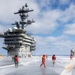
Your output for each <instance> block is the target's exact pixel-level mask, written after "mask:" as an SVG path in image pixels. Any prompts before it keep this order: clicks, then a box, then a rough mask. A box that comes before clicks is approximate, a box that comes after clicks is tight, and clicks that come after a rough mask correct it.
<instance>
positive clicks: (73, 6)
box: [0, 0, 75, 55]
mask: <svg viewBox="0 0 75 75" xmlns="http://www.w3.org/2000/svg"><path fill="white" fill-rule="evenodd" d="M25 3H28V5H29V8H30V9H34V12H31V13H29V16H30V19H32V18H33V19H34V20H35V23H34V24H32V25H30V26H27V27H26V30H27V31H28V33H30V34H32V35H33V36H34V37H35V39H36V50H35V51H34V52H33V54H34V55H40V54H49V55H52V54H57V55H69V54H70V50H71V49H74V48H75V1H74V0H0V34H2V33H3V32H5V31H6V30H7V29H8V28H10V27H12V25H11V23H14V22H15V21H19V20H20V19H19V17H18V15H14V14H13V13H14V12H16V11H17V10H18V9H19V8H21V7H22V6H23V5H25ZM3 42H4V41H3V39H2V38H0V54H7V52H6V50H4V49H2V47H3V46H5V45H4V44H3Z"/></svg>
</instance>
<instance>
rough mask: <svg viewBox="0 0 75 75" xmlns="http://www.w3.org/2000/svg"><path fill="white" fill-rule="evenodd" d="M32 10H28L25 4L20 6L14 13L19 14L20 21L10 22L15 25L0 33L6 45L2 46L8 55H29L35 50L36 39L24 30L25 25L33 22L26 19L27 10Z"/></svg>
mask: <svg viewBox="0 0 75 75" xmlns="http://www.w3.org/2000/svg"><path fill="white" fill-rule="evenodd" d="M32 11H33V10H29V8H28V5H27V4H25V6H22V8H21V9H20V10H19V11H18V12H16V13H14V14H18V15H19V16H20V22H17V21H15V23H13V24H12V25H15V27H13V28H9V29H8V30H7V31H6V32H4V34H3V35H1V37H3V38H4V44H5V45H6V46H5V47H3V48H4V49H6V50H7V53H8V55H9V56H14V55H18V56H19V57H30V56H31V52H32V51H34V50H35V44H36V41H35V39H34V37H32V36H31V35H30V34H27V32H26V30H25V27H26V26H28V25H31V24H32V23H33V22H34V21H33V20H32V21H31V20H29V19H28V17H29V15H28V12H32Z"/></svg>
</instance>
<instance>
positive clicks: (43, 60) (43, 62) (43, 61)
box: [40, 55, 46, 68]
mask: <svg viewBox="0 0 75 75" xmlns="http://www.w3.org/2000/svg"><path fill="white" fill-rule="evenodd" d="M42 65H44V68H46V57H45V55H43V56H42V63H41V65H40V67H41V66H42Z"/></svg>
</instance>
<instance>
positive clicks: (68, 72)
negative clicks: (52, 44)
mask: <svg viewBox="0 0 75 75" xmlns="http://www.w3.org/2000/svg"><path fill="white" fill-rule="evenodd" d="M73 66H74V64H73V61H71V62H70V63H69V64H68V65H67V66H66V67H65V69H64V70H63V72H62V73H61V74H60V75H72V70H73Z"/></svg>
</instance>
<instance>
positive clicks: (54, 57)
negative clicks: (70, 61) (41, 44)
mask: <svg viewBox="0 0 75 75" xmlns="http://www.w3.org/2000/svg"><path fill="white" fill-rule="evenodd" d="M52 62H53V66H54V64H55V62H56V55H55V54H53V56H52Z"/></svg>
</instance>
